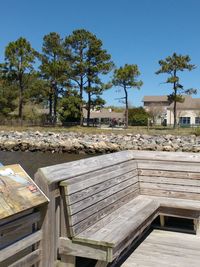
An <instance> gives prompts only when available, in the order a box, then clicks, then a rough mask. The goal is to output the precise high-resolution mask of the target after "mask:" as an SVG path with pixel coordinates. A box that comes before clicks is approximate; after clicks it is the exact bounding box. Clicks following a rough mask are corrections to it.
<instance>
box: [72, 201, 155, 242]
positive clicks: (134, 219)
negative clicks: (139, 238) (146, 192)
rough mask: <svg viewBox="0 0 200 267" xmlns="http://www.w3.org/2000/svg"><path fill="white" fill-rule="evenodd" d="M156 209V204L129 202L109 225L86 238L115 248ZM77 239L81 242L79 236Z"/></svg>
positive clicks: (150, 202)
mask: <svg viewBox="0 0 200 267" xmlns="http://www.w3.org/2000/svg"><path fill="white" fill-rule="evenodd" d="M157 209H158V205H157V203H156V202H152V201H151V200H150V201H149V200H148V199H142V198H137V200H133V201H130V202H129V203H127V205H124V206H122V207H121V208H120V209H119V210H118V216H116V215H115V217H114V218H113V220H112V221H110V223H108V224H106V225H105V226H104V227H103V228H101V229H99V231H97V232H96V233H93V234H92V235H89V234H88V238H89V239H90V240H95V241H96V242H97V243H98V242H99V244H100V243H101V242H102V243H104V244H108V245H109V244H110V245H112V244H113V245H114V246H116V244H117V243H120V242H121V241H122V240H123V239H126V238H127V237H128V236H129V234H130V235H131V234H132V233H133V232H134V231H135V230H136V229H137V228H138V227H139V226H140V225H141V223H142V222H143V221H145V220H146V219H147V218H148V217H149V216H150V215H151V214H152V213H154V212H155V211H157ZM116 233H117V234H116ZM82 236H83V235H82ZM76 238H77V237H76ZM79 238H80V240H81V235H79Z"/></svg>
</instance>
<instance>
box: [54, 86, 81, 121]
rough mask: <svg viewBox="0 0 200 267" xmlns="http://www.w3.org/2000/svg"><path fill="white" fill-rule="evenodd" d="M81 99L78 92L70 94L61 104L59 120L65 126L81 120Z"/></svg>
mask: <svg viewBox="0 0 200 267" xmlns="http://www.w3.org/2000/svg"><path fill="white" fill-rule="evenodd" d="M80 102H81V100H80V97H79V95H78V93H77V92H76V91H72V92H68V93H67V95H66V96H65V97H63V98H62V99H61V101H60V104H59V110H58V112H59V118H60V120H61V122H62V124H63V125H65V123H67V122H78V121H79V120H80Z"/></svg>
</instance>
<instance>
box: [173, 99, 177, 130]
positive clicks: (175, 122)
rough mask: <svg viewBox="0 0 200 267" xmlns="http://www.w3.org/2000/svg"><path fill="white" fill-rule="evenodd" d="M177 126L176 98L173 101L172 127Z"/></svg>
mask: <svg viewBox="0 0 200 267" xmlns="http://www.w3.org/2000/svg"><path fill="white" fill-rule="evenodd" d="M176 126H177V113H176V100H175V101H174V125H173V127H174V129H175V128H176Z"/></svg>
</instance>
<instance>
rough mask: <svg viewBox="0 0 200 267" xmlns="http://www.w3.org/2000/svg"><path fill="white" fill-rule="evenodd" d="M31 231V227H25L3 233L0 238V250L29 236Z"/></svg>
mask: <svg viewBox="0 0 200 267" xmlns="http://www.w3.org/2000/svg"><path fill="white" fill-rule="evenodd" d="M32 229H33V228H32V226H31V225H28V226H27V225H26V226H24V227H23V226H22V227H20V228H15V229H14V230H13V231H12V232H9V233H6V232H5V233H4V235H2V236H0V249H4V248H5V247H7V246H9V245H11V244H13V243H15V242H16V241H18V240H20V239H22V238H24V237H26V236H27V235H29V234H31V233H32Z"/></svg>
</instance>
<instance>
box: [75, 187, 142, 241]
mask: <svg viewBox="0 0 200 267" xmlns="http://www.w3.org/2000/svg"><path fill="white" fill-rule="evenodd" d="M137 196H138V190H136V191H135V192H131V193H130V194H128V195H126V196H124V197H123V198H121V199H120V201H118V202H115V203H113V205H109V206H108V208H109V211H108V214H107V215H106V216H100V218H99V219H98V220H97V222H96V223H94V224H93V225H91V226H90V227H89V228H86V229H85V230H84V232H81V233H80V237H81V238H82V239H84V238H85V239H86V238H87V237H88V238H89V237H90V236H92V235H93V234H95V233H96V232H97V231H98V230H99V229H101V228H103V227H105V225H107V224H108V223H110V222H111V221H112V220H114V219H115V218H116V217H117V216H119V214H120V213H121V211H120V208H121V207H122V206H123V205H125V204H126V203H128V202H129V201H131V200H133V199H134V198H136V197H137ZM134 205H135V203H131V206H130V207H134ZM127 208H128V207H127ZM104 212H105V211H104ZM75 238H76V237H75Z"/></svg>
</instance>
